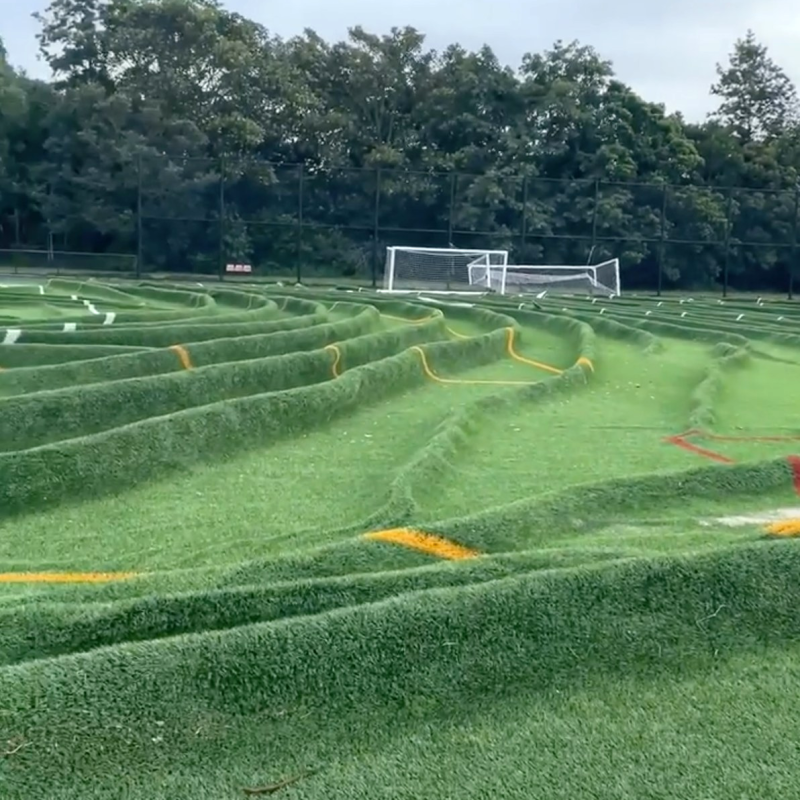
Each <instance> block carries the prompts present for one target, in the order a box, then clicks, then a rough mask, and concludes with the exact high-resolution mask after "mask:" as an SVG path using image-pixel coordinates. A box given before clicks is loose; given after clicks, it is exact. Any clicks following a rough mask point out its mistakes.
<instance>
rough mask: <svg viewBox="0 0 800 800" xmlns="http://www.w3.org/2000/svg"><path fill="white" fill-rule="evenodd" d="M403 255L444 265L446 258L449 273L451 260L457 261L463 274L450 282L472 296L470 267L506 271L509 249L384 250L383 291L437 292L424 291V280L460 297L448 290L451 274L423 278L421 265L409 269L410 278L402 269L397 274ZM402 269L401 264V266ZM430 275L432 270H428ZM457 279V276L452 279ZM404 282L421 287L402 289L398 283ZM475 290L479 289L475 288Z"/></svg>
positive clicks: (407, 248) (393, 248)
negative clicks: (438, 284)
mask: <svg viewBox="0 0 800 800" xmlns="http://www.w3.org/2000/svg"><path fill="white" fill-rule="evenodd" d="M404 255H407V256H419V257H420V259H421V260H424V259H426V258H427V259H429V260H430V261H431V262H432V263H435V262H436V261H437V260H439V259H441V262H442V264H443V265H444V264H446V261H447V260H448V259H449V260H450V262H451V263H450V264H449V265H448V266H447V268H448V270H450V271H453V267H454V265H453V261H454V260H455V259H459V260H460V262H461V263H460V264H459V266H458V271H459V272H463V280H457V279H455V280H453V281H452V283H454V284H456V285H463V287H464V290H465V291H464V292H463V293H464V294H474V293H475V289H470V288H469V287H470V286H471V285H472V284H471V280H470V274H471V273H470V268H471V266H472V265H482V266H483V267H484V269H486V268H488V267H492V268H495V267H496V268H501V269H502V268H505V267H506V265H507V264H508V250H479V249H472V248H469V249H462V248H457V247H402V246H395V247H387V248H386V269H385V272H384V276H383V290H384V291H386V292H396V293H402V292H404V293H412V292H436V291H437V290H436V289H427V288H426V287H425V286H424V283H425V281H426V280H430V281H431V282H433V283H444V284H446V287H445V289H444V290H438V291H446V292H448V293H452V294H456V293H458V294H461V293H462V292H459V291H457V290H456V291H452V290H451V288H450V283H451V280H450V275H449V274H448V277H447V278H445V279H442V277H441V276H438V277H437V276H436V275H434V274H431V275H430V277H427V276H426V275H425V272H426V269H425V266H424V265H423V264H419V265H416V266H415V267H414V269H412V270H411V272H412V273H416V274H411V275H410V276H409V277H405V276H404V275H403V274H402V273H403V270H402V268H401V270H400V271H399V274H398V268H397V267H398V256H400V258H401V260H402V257H403V256H404ZM401 267H402V265H401ZM431 272H432V271H431ZM452 277H454V278H455V277H456V276H452ZM404 281H406V282H409V283H414V282H418V283H419V284H420V285H417V286H412V287H403V286H402V285H401V284H402V283H403V282H404ZM476 288H478V287H476Z"/></svg>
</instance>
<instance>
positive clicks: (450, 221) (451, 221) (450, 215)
mask: <svg viewBox="0 0 800 800" xmlns="http://www.w3.org/2000/svg"><path fill="white" fill-rule="evenodd" d="M457 182H458V173H457V172H451V173H450V206H449V208H448V210H447V246H448V247H453V228H454V226H455V214H456V184H457Z"/></svg>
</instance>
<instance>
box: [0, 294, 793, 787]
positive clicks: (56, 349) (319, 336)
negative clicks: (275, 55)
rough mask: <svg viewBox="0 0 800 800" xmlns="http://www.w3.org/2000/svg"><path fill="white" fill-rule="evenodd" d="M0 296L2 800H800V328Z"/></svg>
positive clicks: (704, 316)
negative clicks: (797, 691) (794, 509)
mask: <svg viewBox="0 0 800 800" xmlns="http://www.w3.org/2000/svg"><path fill="white" fill-rule="evenodd" d="M3 291H4V290H0V318H2V319H3V320H8V321H5V322H3V323H0V335H4V330H3V328H2V325H6V326H7V327H13V326H17V327H22V328H23V334H22V335H21V337H20V338H19V341H20V342H21V344H16V345H9V346H5V347H0V367H6V369H5V370H4V371H3V372H2V373H0V398H5V399H0V432H2V437H1V441H0V450H2V452H0V797H3V798H6V797H8V798H10V800H28V798H34V797H42V796H46V797H48V798H50V797H52V798H55V799H56V800H67V798H69V799H70V800H73V799H74V800H79V799H80V800H82V799H83V798H93V797H96V798H101V797H103V798H105V797H125V798H132V800H162V799H163V800H173V799H175V800H182V798H201V800H205V799H206V798H208V800H210V799H211V798H220V797H229V796H230V797H235V796H244V795H243V794H242V789H243V788H245V787H257V786H262V787H269V786H271V785H276V784H280V783H281V782H282V781H284V780H286V779H292V778H295V777H296V778H298V780H297V781H296V782H290V783H289V784H287V785H286V786H285V787H283V788H280V789H279V790H277V791H276V794H278V792H280V794H279V795H278V796H286V797H287V798H288V797H297V798H323V797H324V798H336V797H341V798H387V800H388V798H412V797H413V798H418V797H430V798H433V799H434V800H436V798H445V797H475V798H483V797H486V798H494V797H508V798H520V799H522V798H529V797H546V798H551V797H552V798H560V797H564V798H566V797H570V798H582V797H587V798H588V797H593V798H609V799H611V798H615V799H616V798H631V799H633V798H637V799H638V798H641V797H659V798H661V797H663V798H682V799H683V798H697V799H698V800H699V799H700V798H708V797H713V798H715V800H716V798H721V799H722V800H727V798H731V799H733V798H740V797H759V798H771V797H776V798H777V797H781V798H784V797H790V796H792V792H793V791H794V787H795V786H796V785H797V784H798V783H800V772H798V769H797V767H796V764H795V762H796V758H794V752H793V747H794V745H793V744H792V742H793V741H794V740H795V738H796V734H797V722H796V719H797V713H796V712H797V709H796V708H795V705H796V704H795V701H794V700H793V695H792V690H791V687H792V686H793V682H796V677H797V675H796V672H797V670H796V667H795V666H794V665H795V662H796V657H797V652H796V650H797V648H796V644H795V643H796V640H797V634H798V633H800V628H798V623H797V617H796V614H795V609H796V608H797V604H798V600H800V596H799V595H798V592H800V590H799V589H798V588H797V587H798V586H800V580H799V579H800V551H798V549H797V547H796V543H794V542H792V541H771V542H770V541H767V540H765V539H764V536H763V531H762V529H761V527H760V526H758V525H756V524H751V525H747V526H743V527H738V528H736V527H734V528H732V527H727V526H725V525H723V524H721V523H719V522H718V521H716V517H719V516H723V515H725V514H730V513H740V512H745V511H753V510H766V509H772V508H775V507H779V506H791V505H798V506H800V498H798V495H797V492H796V490H795V486H794V483H793V480H794V474H793V472H792V467H791V464H790V462H789V461H788V460H787V457H789V456H791V455H792V454H795V453H800V439H795V438H794V436H795V435H798V436H800V426H798V424H797V417H796V408H797V406H796V403H795V402H793V399H792V398H793V397H795V396H800V374H799V373H798V372H797V370H798V367H799V366H800V347H799V346H798V343H800V340H795V338H794V337H796V336H798V334H800V315H797V314H796V312H795V311H794V309H793V307H792V306H790V305H787V304H785V303H774V304H770V303H766V304H765V305H763V306H761V305H757V304H756V303H754V302H752V301H745V300H742V301H737V302H731V303H728V304H726V305H724V306H721V305H720V304H718V303H716V301H711V300H707V299H702V298H695V299H694V300H693V302H692V303H688V302H687V303H684V304H681V303H679V302H678V301H677V300H674V299H668V300H665V301H656V300H650V299H647V298H621V299H619V300H615V301H607V300H605V299H603V300H602V301H599V302H597V303H592V302H591V301H590V300H585V299H580V298H566V299H563V300H562V299H557V300H551V299H549V298H548V299H545V300H544V301H542V302H540V303H539V305H540V306H541V307H542V308H539V309H538V310H537V309H535V308H533V307H532V306H530V305H529V306H528V307H525V306H524V305H523V308H519V303H518V302H515V303H512V302H510V301H507V300H505V299H503V298H496V297H495V298H485V299H484V300H482V301H479V302H478V303H477V305H476V306H475V307H474V308H464V307H461V306H447V305H444V306H442V305H432V304H426V303H423V302H421V301H415V300H413V299H409V298H406V299H404V300H400V301H398V300H387V298H386V297H385V296H382V297H379V296H372V295H370V294H369V293H359V294H357V295H354V294H347V295H346V296H345V297H344V298H343V296H342V294H341V293H334V292H324V291H309V290H298V292H297V293H292V292H288V291H287V290H283V289H280V290H277V289H276V290H272V291H270V290H266V291H262V290H261V289H259V288H258V287H245V286H236V287H229V286H226V287H212V288H208V287H198V286H165V285H159V284H152V283H151V284H148V283H142V284H139V285H129V284H119V285H115V286H113V287H112V286H105V285H102V284H98V283H93V284H89V285H87V284H82V283H79V282H70V281H53V282H52V283H51V284H49V285H47V286H46V293H45V295H38V294H37V292H38V288H37V289H35V290H31V291H30V292H27V291H24V292H23V291H21V290H7V291H6V299H7V301H8V302H7V303H5V304H4V303H3ZM73 295H76V296H77V297H78V298H79V299H78V300H77V301H76V300H73V299H72V296H73ZM82 297H87V298H91V302H92V303H93V305H94V306H95V307H96V310H97V311H98V312H99V313H98V314H92V313H91V312H89V311H88V310H87V308H88V307H86V306H85V305H84V304H83V302H82V300H81V299H80V298H82ZM659 302H661V303H662V304H661V305H659V304H658V303H659ZM601 308H602V309H604V313H603V314H600V313H599V311H600V309H601ZM20 309H27V310H26V311H25V312H24V314H23V313H22V311H20ZM687 309H689V311H687ZM114 310H116V311H115V313H118V314H119V321H118V322H117V321H116V319H115V320H114V321H112V324H109V325H107V326H103V325H98V324H97V322H98V320H97V319H96V317H98V316H99V315H100V314H104V313H107V312H109V311H114ZM648 311H649V312H650V313H649V314H647V312H648ZM685 311H686V312H687V313H686V315H685V316H684V312H685ZM740 314H744V315H745V316H744V317H743V318H742V319H741V320H739V319H737V318H738V317H739V315H740ZM778 317H783V318H784V319H783V320H780V321H778ZM11 320H13V323H12V322H11ZM63 320H69V321H70V324H71V323H72V322H73V321H76V323H75V324H76V327H77V330H76V331H75V333H77V334H78V335H77V336H75V337H73V338H72V339H70V331H64V330H62V328H63ZM509 327H511V328H513V330H514V338H513V342H514V347H515V350H514V353H515V354H516V356H517V358H516V359H515V358H512V356H511V355H510V354H509V352H508V342H509V338H508V331H507V329H508V328H509ZM26 331H27V332H26ZM184 335H185V336H188V337H190V338H189V339H184V338H183V336H184ZM192 336H194V337H195V338H191V337H192ZM26 337H27V341H28V342H34V343H35V342H39V344H25V341H26ZM173 339H174V340H173ZM76 342H81V343H79V344H76ZM170 344H174V345H179V346H180V347H181V348H183V351H184V352H183V353H181V352H179V351H175V350H171V349H170V348H169V347H168V345H170ZM117 347H145V348H150V349H148V350H140V351H123V352H119V353H117V352H115V351H114V350H112V349H110V348H117ZM420 347H421V348H422V350H423V353H424V354H425V355H426V362H425V363H426V364H427V365H428V366H429V368H430V369H432V371H433V375H435V376H436V377H435V378H432V377H431V376H430V375H429V376H428V377H426V376H425V373H424V372H423V363H422V361H421V358H420V353H419V351H418V350H415V348H420ZM14 348H18V349H16V350H15V349H14ZM93 348H95V349H94V350H92V349H93ZM104 348H105V349H104ZM4 354H6V360H5V362H4V360H3V357H4ZM184 355H188V358H189V364H188V366H189V369H186V368H185V367H186V366H187V364H186V363H185V359H184ZM542 362H543V363H544V364H545V365H551V366H552V367H555V368H557V369H556V370H555V371H553V370H548V369H546V368H544V367H541V366H538V367H537V366H536V363H539V364H541V363H542ZM559 370H563V374H556V373H557V372H558V371H559ZM437 379H438V380H437ZM692 428H698V429H702V430H698V431H696V432H695V433H694V434H692V435H691V436H689V437H688V438H687V439H686V440H685V441H688V442H693V443H695V444H698V445H702V446H703V447H706V448H711V449H713V450H714V451H715V452H718V453H720V454H724V455H725V456H726V457H727V458H728V459H729V460H730V461H731V462H736V463H734V464H729V465H721V464H719V463H715V462H714V461H713V460H710V459H709V458H707V457H704V456H702V455H698V453H697V452H691V451H690V450H688V449H687V448H685V447H681V446H679V445H676V444H675V443H674V442H673V443H670V442H668V441H667V438H668V437H671V436H674V435H676V434H679V433H682V432H686V431H688V430H689V429H692ZM768 435H772V439H771V440H770V441H757V440H756V439H757V437H759V436H761V437H763V436H768ZM715 437H716V438H715ZM381 526H385V527H398V526H412V527H413V526H417V527H420V528H422V529H423V530H427V531H430V532H432V533H438V534H439V535H441V536H445V537H447V538H449V539H451V540H454V541H456V542H459V543H461V544H463V545H466V546H467V547H471V548H474V549H475V550H477V551H478V552H479V553H480V554H481V555H480V557H478V558H474V559H468V560H465V561H460V562H448V561H443V560H441V559H438V558H436V557H434V556H431V555H426V554H424V553H421V552H417V551H415V550H412V549H408V548H404V547H401V546H398V545H396V544H388V543H386V542H378V541H369V540H366V539H364V538H363V537H362V534H364V533H365V532H367V531H368V530H371V529H375V528H377V527H381ZM48 570H50V571H69V572H77V571H88V572H91V571H112V570H120V571H133V572H139V573H141V575H140V577H137V578H133V579H130V580H125V581H122V582H117V583H107V584H77V585H68V584H66V585H65V584H58V585H54V584H47V583H9V582H3V581H2V573H5V574H8V573H20V572H25V571H30V572H42V571H48ZM307 772H313V774H306V773H307Z"/></svg>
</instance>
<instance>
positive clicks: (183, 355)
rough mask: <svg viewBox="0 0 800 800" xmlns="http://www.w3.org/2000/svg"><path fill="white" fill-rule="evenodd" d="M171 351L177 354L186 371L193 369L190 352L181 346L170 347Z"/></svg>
mask: <svg viewBox="0 0 800 800" xmlns="http://www.w3.org/2000/svg"><path fill="white" fill-rule="evenodd" d="M169 349H170V350H172V352H173V353H176V354H177V356H178V358H179V359H180V362H181V366H182V367H183V368H184V369H192V359H191V356H190V355H189V351H188V350H187V349H186V348H185V347H184V346H183V345H181V344H173V345H170V348H169Z"/></svg>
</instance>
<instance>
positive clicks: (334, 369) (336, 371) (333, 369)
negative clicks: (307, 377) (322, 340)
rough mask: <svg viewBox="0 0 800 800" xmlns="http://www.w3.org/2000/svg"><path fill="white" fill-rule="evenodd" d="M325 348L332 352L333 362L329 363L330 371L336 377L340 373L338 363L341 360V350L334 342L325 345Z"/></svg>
mask: <svg viewBox="0 0 800 800" xmlns="http://www.w3.org/2000/svg"><path fill="white" fill-rule="evenodd" d="M324 349H325V350H329V351H330V352H331V353H333V364H332V365H331V372H333V377H334V378H338V377H339V376H340V375H341V374H342V373H341V372H340V371H339V364H340V362H341V360H342V351H341V350H339V348H338V347H337V346H336V345H335V344H329V345H326V346H325V348H324Z"/></svg>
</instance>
